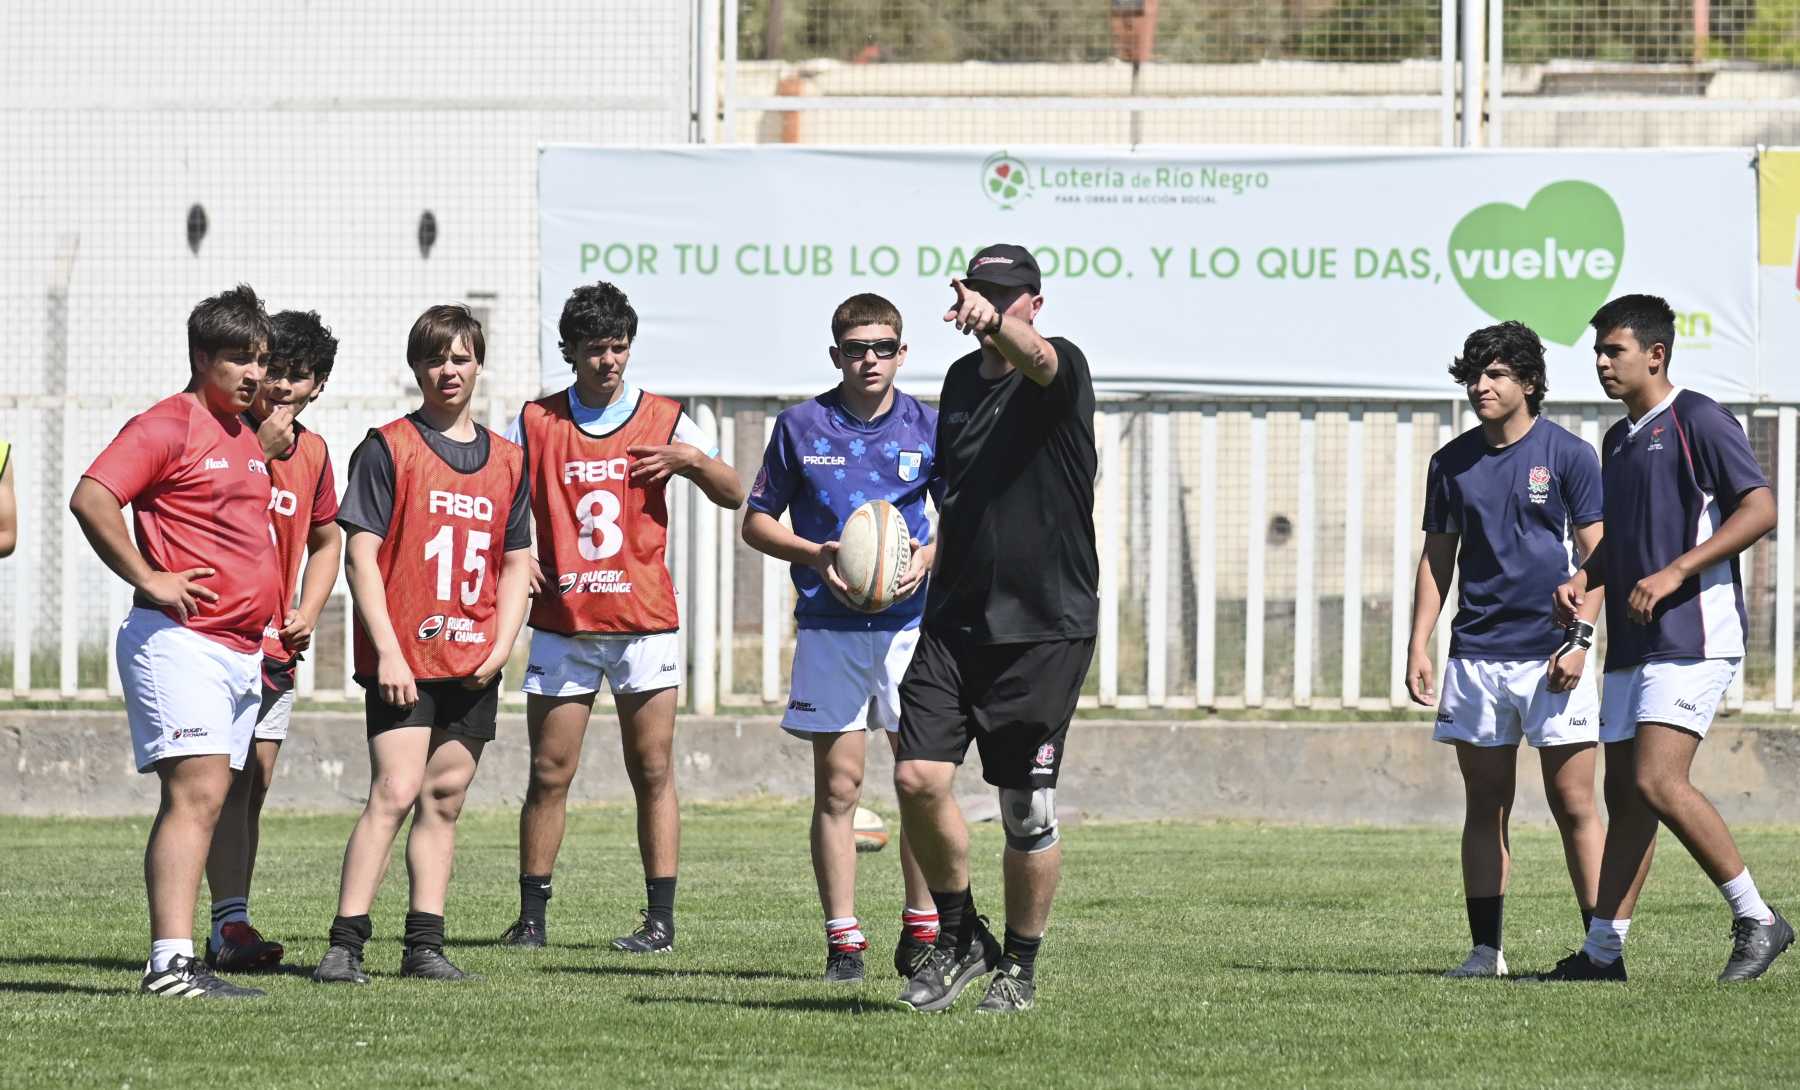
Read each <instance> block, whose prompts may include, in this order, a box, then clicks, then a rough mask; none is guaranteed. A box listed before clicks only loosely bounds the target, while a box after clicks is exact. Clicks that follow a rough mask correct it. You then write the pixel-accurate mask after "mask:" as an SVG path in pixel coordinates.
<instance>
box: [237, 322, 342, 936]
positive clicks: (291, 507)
mask: <svg viewBox="0 0 1800 1090" xmlns="http://www.w3.org/2000/svg"><path fill="white" fill-rule="evenodd" d="M270 321H271V322H272V323H273V325H274V330H275V333H274V339H273V340H272V341H271V342H270V345H269V364H268V369H267V371H266V373H265V374H264V376H263V383H262V386H261V387H260V388H259V389H258V390H257V394H256V402H255V404H253V405H251V407H250V412H249V413H248V415H247V417H246V419H247V420H248V421H249V422H250V425H251V426H252V427H254V428H256V429H257V439H258V441H259V442H260V443H261V444H262V448H263V453H264V455H266V456H267V458H268V463H269V475H270V480H271V484H272V488H271V492H270V495H269V527H270V529H271V531H272V532H273V533H274V535H275V554H276V559H277V562H278V563H279V565H280V580H281V597H280V606H279V611H278V613H277V614H276V617H275V618H274V620H273V621H272V622H271V623H270V625H269V627H268V628H267V629H266V630H265V632H264V634H263V643H262V703H261V705H260V707H259V708H258V709H257V713H256V731H255V741H254V743H253V748H252V750H251V757H252V759H251V760H250V761H248V762H246V765H247V767H245V769H244V771H242V772H240V773H238V774H237V776H236V777H235V778H234V779H233V780H232V782H231V793H230V794H228V795H226V796H225V809H224V812H223V813H221V814H220V815H219V825H218V828H217V829H215V830H214V831H213V846H212V855H211V856H210V857H209V858H208V859H207V861H206V884H207V885H208V886H209V887H210V888H211V889H212V896H213V903H212V921H213V924H212V928H213V929H212V935H211V936H210V937H209V938H208V939H207V942H206V963H207V964H208V965H210V966H212V967H213V968H214V969H239V970H246V971H254V970H258V969H272V968H274V967H275V966H276V965H278V964H280V962H281V955H282V953H283V948H282V945H281V944H280V943H278V942H270V941H268V940H267V939H265V938H263V937H262V933H261V932H259V931H258V930H257V929H256V928H255V927H253V926H252V925H251V923H250V876H251V874H252V873H253V872H254V870H255V868H256V847H257V842H258V839H259V837H260V833H261V826H262V807H263V800H264V799H265V798H266V797H267V796H268V794H269V784H270V783H271V782H272V781H273V780H274V778H275V759H276V757H277V756H278V755H279V754H280V752H281V743H282V742H283V741H284V740H286V738H287V732H288V720H289V718H290V717H291V716H292V713H293V709H294V670H295V668H296V667H297V666H298V665H299V663H300V653H301V652H302V651H304V650H306V649H307V647H309V646H310V645H311V643H312V631H313V628H314V626H316V625H317V624H318V623H319V614H320V612H321V611H323V610H324V608H325V600H326V599H327V598H329V597H330V596H331V588H332V585H333V584H334V583H336V582H337V573H338V561H339V559H340V557H341V555H342V553H343V544H344V543H343V535H342V532H341V531H339V530H338V527H337V523H336V522H334V521H332V520H333V519H335V518H336V517H337V510H338V500H337V484H336V483H335V482H334V481H333V479H332V473H331V452H330V451H329V450H327V449H326V447H325V440H324V438H323V437H322V436H320V435H319V433H318V432H315V431H309V430H307V429H306V428H303V427H301V426H300V423H299V421H298V420H296V419H295V418H296V417H298V416H299V415H300V413H301V411H302V410H304V409H305V408H306V407H307V406H308V405H310V404H312V403H313V402H314V401H316V400H318V397H319V395H320V394H322V393H324V392H325V382H326V380H327V379H329V378H330V377H331V368H332V364H333V363H334V362H335V361H336V359H337V345H338V342H337V338H336V337H333V336H332V335H331V330H329V329H327V328H325V324H324V323H323V322H321V321H320V320H319V316H318V314H317V313H316V312H314V311H310V310H309V311H304V312H303V311H298V310H284V311H282V312H281V313H280V314H277V315H275V317H274V318H272V319H270ZM303 557H304V558H305V560H306V566H305V571H304V575H303V574H302V570H301V563H300V562H301V559H302V558H303ZM296 593H298V594H299V601H298V602H297V603H296V601H295V594H296Z"/></svg>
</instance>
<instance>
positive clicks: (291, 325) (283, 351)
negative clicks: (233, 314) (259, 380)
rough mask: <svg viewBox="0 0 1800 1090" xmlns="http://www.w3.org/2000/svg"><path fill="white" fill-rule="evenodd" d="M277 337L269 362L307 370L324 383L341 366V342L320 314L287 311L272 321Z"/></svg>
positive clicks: (270, 350)
mask: <svg viewBox="0 0 1800 1090" xmlns="http://www.w3.org/2000/svg"><path fill="white" fill-rule="evenodd" d="M269 322H270V323H271V324H272V325H273V326H274V327H275V335H274V336H273V337H271V338H269V362H270V363H286V364H289V365H293V366H298V367H301V368H304V369H305V370H307V371H310V372H311V373H312V376H313V377H314V378H316V379H318V380H319V381H320V382H323V381H325V380H326V379H327V378H330V377H331V367H332V365H333V364H334V363H336V362H337V349H338V341H337V338H336V337H334V336H332V335H331V330H330V329H328V328H326V325H325V323H324V322H323V321H321V320H320V318H319V312H318V311H316V310H284V311H282V312H281V313H279V314H277V315H275V316H274V317H273V318H270V319H269Z"/></svg>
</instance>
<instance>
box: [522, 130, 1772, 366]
mask: <svg viewBox="0 0 1800 1090" xmlns="http://www.w3.org/2000/svg"><path fill="white" fill-rule="evenodd" d="M1751 167H1752V154H1751V152H1750V151H1749V150H1748V149H1741V148H1732V149H1707V150H1683V149H1655V150H1647V151H1503V150H1499V151H1469V150H1447V151H1428V152H1412V151H1383V152H1379V153H1369V152H1363V151H1349V150H1345V151H1332V150H1324V151H1322V150H1320V149H1306V150H1283V149H1266V148H1253V149H1252V148H1234V149H1217V148H1197V147H1180V148H1140V149H1136V150H1125V149H1116V148H1085V147H1018V148H1006V149H995V148H986V149H982V148H926V149H916V148H880V147H872V148H816V147H766V146H749V147H659V148H598V147H565V146H552V147H546V148H544V149H543V150H542V152H541V157H540V161H539V169H538V191H539V216H540V232H541V240H540V241H541V254H540V260H541V263H542V264H541V270H540V278H539V285H540V288H539V290H540V293H541V304H542V311H541V331H540V332H541V336H540V345H541V360H542V372H543V374H542V377H543V383H544V385H545V387H546V388H551V387H557V386H561V385H564V384H566V383H567V381H568V375H569V371H568V366H567V365H566V364H565V363H564V362H563V360H562V358H561V355H560V353H559V351H558V348H557V333H556V322H557V317H558V315H559V314H560V313H561V311H562V305H563V301H564V300H565V299H566V298H567V297H568V294H569V292H570V291H571V290H572V289H574V288H575V287H577V286H579V285H581V284H584V283H591V282H593V281H596V280H610V281H612V282H614V283H616V284H618V285H619V286H620V287H622V288H623V289H624V290H625V291H626V292H627V293H628V294H629V295H630V297H631V300H632V303H633V305H634V306H635V307H636V308H637V310H638V313H639V315H640V328H639V335H638V342H637V346H636V350H635V351H634V354H633V367H634V377H635V378H636V380H637V381H638V382H639V384H641V385H643V386H644V387H645V388H648V389H653V390H658V391H662V392H666V393H671V394H700V393H711V394H744V395H782V396H791V395H805V394H810V393H816V392H818V391H819V390H821V389H824V388H825V387H827V386H829V385H831V384H832V383H833V382H834V381H835V379H836V376H835V372H834V371H833V370H832V369H831V364H830V361H829V359H828V357H827V356H826V351H825V350H826V348H827V347H828V346H829V345H830V343H831V341H830V329H829V322H830V316H831V312H832V310H833V308H834V307H836V305H837V304H838V303H839V302H841V301H842V300H843V299H845V298H846V297H848V296H850V295H852V294H855V293H857V292H864V291H872V292H877V293H880V294H882V295H885V296H887V297H888V298H890V299H892V300H893V301H894V302H895V303H896V304H898V306H899V308H900V311H901V314H902V315H903V316H904V320H905V323H906V329H905V339H906V341H907V342H908V343H909V345H910V346H911V347H910V353H909V355H908V359H907V363H906V366H905V370H904V371H903V372H902V375H901V382H902V384H903V385H910V386H912V387H913V388H915V389H918V390H921V391H928V390H930V389H931V388H933V387H935V385H936V384H937V382H938V380H939V379H941V377H942V376H943V373H944V370H945V368H946V367H947V366H948V365H949V363H950V362H951V361H952V360H954V359H955V358H956V357H957V356H959V355H961V354H962V353H964V352H966V351H968V350H969V349H970V347H972V344H971V342H970V341H969V339H968V338H966V337H964V336H961V335H958V334H957V333H956V332H955V331H954V330H952V329H951V328H950V327H949V326H948V325H946V324H945V323H944V322H943V321H942V317H943V314H944V311H945V309H946V308H947V307H948V305H949V302H950V300H951V298H952V292H951V289H950V286H949V285H950V278H951V277H953V276H960V275H961V274H962V272H963V270H964V267H965V266H966V264H967V262H968V259H969V256H970V255H971V254H972V253H973V252H974V251H975V250H976V249H978V248H980V247H981V246H983V245H986V244H988V243H991V242H1016V243H1020V244H1022V245H1026V246H1029V247H1030V248H1031V250H1032V251H1033V253H1034V254H1035V255H1036V257H1037V259H1038V263H1039V264H1040V266H1041V267H1042V269H1043V279H1044V287H1043V292H1044V297H1045V303H1044V309H1043V311H1042V313H1041V315H1040V317H1039V320H1038V325H1039V328H1040V329H1041V330H1043V331H1044V332H1045V333H1048V334H1060V335H1063V336H1066V337H1069V338H1070V339H1072V340H1074V341H1075V342H1076V343H1077V344H1079V345H1081V346H1082V347H1083V348H1084V349H1085V350H1086V352H1087V355H1088V358H1089V360H1090V362H1091V364H1092V366H1093V373H1094V377H1095V379H1096V380H1097V381H1098V382H1100V383H1102V384H1105V385H1114V386H1134V387H1141V388H1171V387H1184V388H1189V389H1193V390H1196V391H1208V392H1216V393H1233V394H1243V395H1248V396H1267V397H1289V396H1368V397H1375V398H1401V397H1404V398H1412V397H1423V398H1440V397H1442V398H1454V397H1457V396H1460V390H1459V389H1458V388H1457V387H1456V386H1455V385H1454V384H1453V383H1452V382H1451V380H1450V378H1449V376H1448V374H1447V372H1446V370H1445V368H1446V367H1447V366H1448V364H1449V363H1450V360H1451V359H1452V357H1454V356H1455V355H1456V353H1457V351H1458V350H1459V349H1460V348H1461V346H1462V342H1463V338H1464V337H1466V336H1467V335H1468V334H1469V332H1470V331H1472V330H1474V329H1476V328H1478V327H1480V326H1483V325H1488V324H1491V323H1493V322H1498V321H1501V320H1504V319H1517V320H1519V321H1522V322H1525V323H1526V324H1528V325H1530V326H1531V327H1532V328H1533V329H1535V330H1537V332H1538V333H1539V334H1540V335H1541V336H1542V337H1543V340H1544V343H1545V345H1546V347H1547V348H1548V350H1549V358H1550V372H1549V374H1550V397H1551V399H1552V401H1560V402H1568V401H1601V400H1604V395H1603V394H1602V393H1601V391H1600V389H1599V386H1598V384H1597V383H1596V382H1595V380H1594V372H1593V355H1592V352H1591V350H1590V349H1589V347H1588V346H1589V345H1590V344H1591V340H1592V337H1591V333H1590V331H1589V329H1588V325H1587V322H1588V318H1589V317H1590V316H1591V315H1592V314H1593V312H1594V310H1595V309H1596V308H1598V307H1599V306H1600V304H1601V303H1603V302H1605V301H1606V300H1607V299H1608V298H1611V297H1613V296H1615V295H1621V294H1624V293H1627V292H1650V293H1654V294H1657V295H1662V296H1664V297H1666V298H1667V299H1668V300H1669V302H1670V304H1671V305H1672V306H1673V307H1674V309H1675V311H1676V313H1677V315H1678V326H1677V337H1676V347H1675V354H1674V357H1673V364H1672V369H1671V370H1672V375H1673V377H1674V378H1675V379H1676V381H1677V382H1679V383H1681V384H1683V385H1690V386H1693V387H1695V388H1697V389H1700V390H1702V391H1704V392H1706V393H1708V394H1710V395H1712V396H1714V397H1717V398H1719V399H1720V400H1724V401H1729V402H1743V401H1750V400H1756V399H1758V398H1759V397H1761V396H1763V395H1764V394H1766V393H1768V392H1769V390H1768V388H1767V387H1766V386H1765V383H1764V381H1763V376H1760V375H1759V374H1758V368H1757V345H1756V341H1757V316H1758V311H1757V288H1756V279H1757V241H1758V240H1757V175H1756V172H1755V171H1754V170H1753V169H1751ZM1791 383H1792V380H1789V379H1782V380H1781V381H1780V382H1779V383H1778V385H1783V386H1786V385H1790V384H1791ZM1787 393H1789V395H1790V396H1793V395H1795V394H1800V390H1796V391H1787Z"/></svg>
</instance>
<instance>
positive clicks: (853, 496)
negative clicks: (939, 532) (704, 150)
mask: <svg viewBox="0 0 1800 1090" xmlns="http://www.w3.org/2000/svg"><path fill="white" fill-rule="evenodd" d="M937 416H938V414H937V412H936V411H935V410H933V409H930V408H927V407H926V406H924V405H922V404H920V403H919V401H918V400H917V399H916V398H913V397H910V396H908V395H907V394H903V393H901V392H900V391H898V390H896V391H894V405H893V408H891V409H889V410H888V411H887V412H886V413H884V414H882V415H881V416H878V417H876V418H875V419H874V420H870V421H864V420H861V419H858V418H857V416H856V415H855V414H854V413H851V412H850V411H849V410H847V409H845V408H844V407H843V405H842V404H840V403H839V401H838V392H837V390H836V389H832V390H829V391H827V392H825V393H822V394H820V395H819V396H818V397H815V398H813V399H812V400H811V401H802V402H801V403H800V404H798V405H792V406H789V407H788V408H786V409H784V410H782V412H781V415H780V416H778V417H776V418H775V430H774V433H773V434H771V435H770V436H769V447H768V449H767V450H766V451H764V452H763V463H762V468H761V469H760V470H758V471H757V474H756V483H755V484H754V485H752V486H751V488H750V509H751V510H752V511H761V512H762V513H763V514H765V515H768V516H770V517H771V518H780V517H781V513H782V512H783V511H789V512H791V514H792V518H793V523H794V533H796V534H798V535H800V536H801V537H803V538H805V539H806V540H808V541H835V540H837V536H838V534H839V532H841V531H842V530H843V528H844V522H845V520H846V519H848V518H849V517H850V514H851V512H853V511H855V510H856V509H857V508H858V507H861V506H862V505H863V504H865V503H867V502H868V501H870V500H886V501H888V502H889V503H891V504H893V505H894V506H895V507H898V508H899V509H900V513H901V514H902V515H904V516H906V526H907V529H908V530H910V531H911V532H912V536H913V539H914V540H916V541H919V542H921V543H923V542H925V541H926V540H928V539H929V538H930V535H931V523H930V521H929V520H927V519H926V517H925V495H926V493H927V492H929V493H931V496H932V499H933V501H936V502H941V501H942V499H943V486H942V484H941V482H940V481H939V479H938V474H937V463H936V459H935V458H934V457H933V451H932V449H931V445H932V443H933V442H934V441H935V440H936V437H937ZM793 574H794V589H795V590H797V591H799V592H800V593H799V599H798V601H797V602H795V604H794V620H795V623H796V624H797V625H798V626H799V627H801V628H828V629H836V630H840V631H841V630H853V631H869V630H881V631H897V630H899V629H902V628H911V627H912V626H914V625H916V624H918V623H919V615H920V614H921V613H922V612H924V609H925V589H924V588H923V587H921V588H920V589H919V590H918V591H917V592H915V593H914V594H913V595H912V596H911V597H910V598H907V599H906V600H905V601H903V602H896V603H895V604H894V605H892V606H890V607H888V608H887V609H885V610H883V611H882V612H880V613H875V614H869V613H861V612H858V611H857V610H854V609H851V608H849V607H848V606H845V605H844V604H842V603H841V602H839V601H838V600H837V599H836V598H834V597H833V596H832V594H831V592H830V591H828V590H826V589H825V586H824V584H823V583H821V582H820V581H819V574H818V573H817V572H815V571H814V570H813V569H812V568H810V567H807V566H805V565H803V564H795V565H793Z"/></svg>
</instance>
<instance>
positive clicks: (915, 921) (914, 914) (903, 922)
mask: <svg viewBox="0 0 1800 1090" xmlns="http://www.w3.org/2000/svg"><path fill="white" fill-rule="evenodd" d="M900 926H901V928H902V929H903V930H905V932H906V934H907V936H908V937H909V938H914V939H917V940H918V941H920V942H936V941H937V937H938V914H937V909H936V907H932V908H907V909H904V910H902V911H901V913H900Z"/></svg>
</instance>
